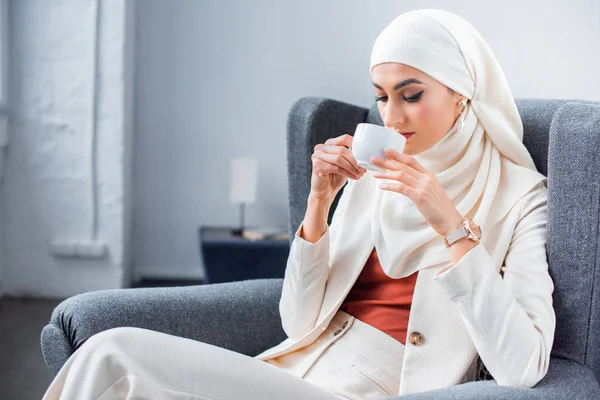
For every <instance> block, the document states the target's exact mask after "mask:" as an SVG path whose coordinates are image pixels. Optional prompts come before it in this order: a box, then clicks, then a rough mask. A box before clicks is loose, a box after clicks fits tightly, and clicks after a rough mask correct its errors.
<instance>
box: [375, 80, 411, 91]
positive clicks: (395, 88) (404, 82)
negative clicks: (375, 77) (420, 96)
mask: <svg viewBox="0 0 600 400" xmlns="http://www.w3.org/2000/svg"><path fill="white" fill-rule="evenodd" d="M371 83H372V84H373V86H375V87H376V88H378V89H381V90H383V88H382V87H381V86H379V85H378V84H376V83H375V82H373V81H371ZM411 83H421V84H422V83H423V82H421V81H420V80H418V79H415V78H409V79H406V80H404V81H402V82H399V83H396V85H394V90H398V89H400V88H403V87H404V86H407V85H410V84H411Z"/></svg>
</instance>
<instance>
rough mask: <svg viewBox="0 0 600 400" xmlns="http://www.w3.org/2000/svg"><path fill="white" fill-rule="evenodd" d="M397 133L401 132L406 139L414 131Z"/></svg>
mask: <svg viewBox="0 0 600 400" xmlns="http://www.w3.org/2000/svg"><path fill="white" fill-rule="evenodd" d="M398 133H399V134H401V135H402V136H404V137H405V138H406V139H407V140H408V139H409V138H410V137H411V136H412V135H414V134H415V133H414V132H398Z"/></svg>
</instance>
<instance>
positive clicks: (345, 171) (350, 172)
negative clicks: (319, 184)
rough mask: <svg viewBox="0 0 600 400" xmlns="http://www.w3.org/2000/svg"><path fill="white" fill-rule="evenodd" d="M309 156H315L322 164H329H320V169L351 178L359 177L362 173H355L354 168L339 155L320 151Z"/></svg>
mask: <svg viewBox="0 0 600 400" xmlns="http://www.w3.org/2000/svg"><path fill="white" fill-rule="evenodd" d="M311 158H316V159H319V160H321V161H322V162H323V163H324V164H329V165H322V166H320V168H321V170H324V171H327V172H329V173H336V174H340V175H343V176H348V177H350V178H353V179H359V178H360V177H361V175H362V174H360V173H357V172H356V171H355V170H354V167H352V165H351V164H350V163H349V162H348V161H347V160H346V159H345V158H344V157H342V156H341V155H338V154H329V153H323V152H320V153H315V154H313V155H312V157H311ZM334 167H337V168H334Z"/></svg>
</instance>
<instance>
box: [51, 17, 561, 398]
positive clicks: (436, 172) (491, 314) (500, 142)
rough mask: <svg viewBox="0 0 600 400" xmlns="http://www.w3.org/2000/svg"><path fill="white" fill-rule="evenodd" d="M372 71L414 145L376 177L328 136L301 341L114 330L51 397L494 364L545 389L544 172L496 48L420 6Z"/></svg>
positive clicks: (404, 377)
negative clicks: (245, 345)
mask: <svg viewBox="0 0 600 400" xmlns="http://www.w3.org/2000/svg"><path fill="white" fill-rule="evenodd" d="M370 73H371V77H372V81H373V86H374V90H375V93H376V96H377V98H376V100H377V102H378V107H379V112H380V114H381V117H382V120H383V122H384V124H385V126H386V127H387V128H389V129H392V130H394V131H396V132H397V133H398V134H399V135H400V134H402V135H404V136H405V137H406V138H407V143H406V148H405V150H404V153H403V154H398V153H395V152H393V151H391V152H387V154H386V157H385V158H383V159H380V160H375V159H374V160H373V163H374V164H376V165H379V166H381V167H382V168H383V169H384V170H385V172H379V173H373V172H370V171H366V170H364V169H362V168H361V167H359V166H358V165H357V163H356V160H354V158H353V157H352V153H351V148H352V137H351V136H349V135H341V136H338V137H335V138H333V139H329V140H328V141H326V142H325V143H324V144H319V145H317V146H316V147H315V149H314V154H313V155H312V163H313V170H312V178H311V192H310V196H309V199H308V208H307V211H306V216H305V218H304V220H303V222H302V224H301V225H300V227H299V229H298V231H297V232H296V236H295V239H294V241H293V243H292V248H291V250H290V257H289V259H288V265H287V268H286V272H285V279H284V282H283V291H282V296H281V300H280V313H281V318H282V323H283V328H284V330H285V332H286V333H287V335H288V338H287V339H286V340H284V341H283V342H282V343H280V344H278V345H277V346H275V347H273V348H270V349H267V350H265V351H264V352H263V353H261V354H259V355H257V356H255V357H248V356H246V355H242V354H239V353H236V352H233V351H229V350H226V349H223V348H219V347H216V346H212V345H209V344H206V343H200V342H195V341H192V340H188V339H183V338H178V337H175V336H170V335H166V334H162V333H157V332H152V331H149V330H144V329H138V328H117V329H111V330H108V331H105V332H102V333H99V334H97V335H94V336H93V337H91V338H90V339H89V340H88V341H87V342H86V343H85V344H83V345H82V346H81V347H80V348H79V349H78V350H77V351H76V352H75V353H74V354H73V356H72V357H71V358H70V359H69V360H68V361H67V363H66V364H65V365H64V367H63V368H62V369H61V371H60V372H59V374H58V375H57V377H56V378H55V380H54V381H53V382H52V384H51V386H50V388H49V389H48V391H47V393H46V395H45V397H44V399H47V400H49V399H59V398H60V399H78V400H83V399H122V398H123V399H124V398H144V399H146V398H147V399H211V400H213V399H219V400H221V399H222V400H225V399H236V398H244V399H257V400H259V399H260V400H268V399H273V400H275V399H309V398H310V399H323V400H328V399H331V400H334V399H339V398H346V399H357V400H358V399H379V398H385V397H390V396H394V395H398V394H400V395H404V394H409V393H418V392H423V391H428V390H434V389H439V388H444V387H449V386H453V385H456V384H460V383H463V382H466V381H470V380H475V379H476V378H477V373H478V368H480V367H482V366H483V365H485V367H486V368H487V370H488V371H489V373H490V374H491V375H492V376H493V378H494V379H495V380H496V382H497V384H499V385H506V386H517V387H532V386H534V385H535V384H536V383H537V382H539V381H540V380H541V379H542V378H543V377H544V376H545V374H546V372H547V371H548V364H549V360H550V350H551V347H552V343H553V337H554V329H555V314H554V310H553V305H552V292H553V289H554V286H553V282H552V280H551V278H550V276H549V274H548V264H547V259H546V251H545V244H546V239H545V235H546V197H547V195H546V193H547V188H546V178H545V177H544V176H543V175H542V174H540V173H538V172H537V171H536V168H535V166H534V164H533V161H532V159H531V156H530V155H529V153H528V152H527V150H526V148H525V147H524V145H523V143H522V136H523V127H522V124H521V119H520V117H519V114H518V111H517V108H516V106H515V102H514V100H513V97H512V95H511V92H510V89H509V87H508V84H507V82H506V79H505V77H504V75H503V73H502V70H501V69H500V66H499V65H498V62H497V61H496V59H495V57H494V55H493V53H492V51H491V50H490V49H489V47H488V46H487V45H486V43H485V42H484V40H483V39H482V38H481V36H480V35H479V34H478V33H477V32H476V31H475V29H474V28H473V27H472V26H471V25H470V24H469V23H468V22H467V21H465V20H464V19H462V18H460V17H458V16H456V15H454V14H452V13H449V12H445V11H440V10H418V11H411V12H408V13H405V14H403V15H401V16H399V17H397V18H396V19H394V20H393V21H392V22H391V24H390V25H389V26H388V27H386V28H385V29H384V30H383V32H381V34H380V35H379V36H378V38H377V40H376V41H375V44H374V47H373V51H372V54H371V65H370ZM346 183H347V186H346V187H345V189H344V192H343V193H342V196H341V198H340V201H339V203H338V206H337V208H336V210H335V213H334V218H333V220H332V223H331V226H328V225H327V214H328V210H329V207H330V206H331V203H332V202H333V199H334V198H335V196H336V194H337V193H338V191H339V190H340V189H341V188H342V187H343V186H344V185H345V184H346Z"/></svg>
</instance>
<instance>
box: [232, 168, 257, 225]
mask: <svg viewBox="0 0 600 400" xmlns="http://www.w3.org/2000/svg"><path fill="white" fill-rule="evenodd" d="M257 173H258V160H257V159H256V158H253V157H237V158H233V159H231V176H230V185H229V202H230V203H234V204H239V205H240V227H239V228H238V229H234V231H233V234H234V235H238V236H242V234H243V232H244V206H245V205H246V204H252V203H255V202H256V181H257V179H256V178H257Z"/></svg>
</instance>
